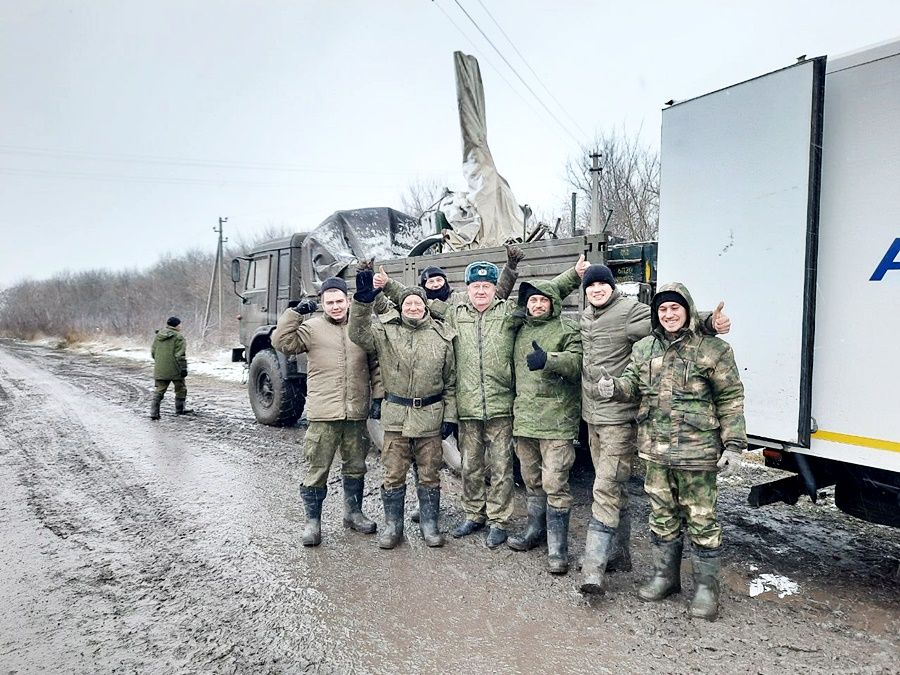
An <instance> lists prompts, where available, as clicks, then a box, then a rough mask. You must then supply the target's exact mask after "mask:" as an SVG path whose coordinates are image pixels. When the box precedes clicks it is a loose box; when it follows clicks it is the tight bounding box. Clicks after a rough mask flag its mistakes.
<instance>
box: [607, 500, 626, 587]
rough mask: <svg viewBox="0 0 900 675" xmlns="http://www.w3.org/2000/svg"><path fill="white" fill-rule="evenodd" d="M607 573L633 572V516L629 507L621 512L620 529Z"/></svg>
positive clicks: (617, 530)
mask: <svg viewBox="0 0 900 675" xmlns="http://www.w3.org/2000/svg"><path fill="white" fill-rule="evenodd" d="M606 571H607V572H630V571H631V516H630V515H629V513H628V507H627V506H623V507H622V508H621V509H620V510H619V527H617V528H616V536H615V537H614V538H613V549H612V553H611V554H610V557H609V562H607V563H606Z"/></svg>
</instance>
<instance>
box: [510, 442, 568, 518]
mask: <svg viewBox="0 0 900 675" xmlns="http://www.w3.org/2000/svg"><path fill="white" fill-rule="evenodd" d="M516 455H517V456H518V458H519V464H520V466H521V468H522V478H523V479H524V480H525V489H526V492H527V493H528V494H538V495H540V494H544V493H546V495H547V504H548V505H549V506H552V507H553V508H554V509H570V508H572V490H571V488H570V487H569V470H570V469H571V468H572V464H573V463H574V462H575V444H574V443H573V442H572V441H566V440H560V439H556V438H527V437H524V436H520V437H519V438H517V439H516Z"/></svg>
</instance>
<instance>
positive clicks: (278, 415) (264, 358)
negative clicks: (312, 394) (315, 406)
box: [247, 349, 306, 427]
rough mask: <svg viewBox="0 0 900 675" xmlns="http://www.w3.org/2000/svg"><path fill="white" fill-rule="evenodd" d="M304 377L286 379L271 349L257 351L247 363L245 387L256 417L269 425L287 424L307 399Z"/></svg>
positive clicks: (294, 419) (291, 422)
mask: <svg viewBox="0 0 900 675" xmlns="http://www.w3.org/2000/svg"><path fill="white" fill-rule="evenodd" d="M304 385H305V382H304V381H303V380H286V379H284V376H283V375H282V373H281V368H279V366H278V357H277V356H276V355H275V350H274V349H263V350H261V351H259V352H257V353H256V355H255V356H254V357H253V361H251V363H250V377H249V380H248V382H247V389H248V393H249V395H250V407H251V408H253V414H254V415H255V416H256V421H257V422H259V423H260V424H267V425H269V426H276V427H283V426H290V425H292V424H293V423H294V422H296V421H297V419H298V418H299V417H300V414H301V413H302V412H303V405H304V404H305V403H306V398H305V394H306V387H305V386H304Z"/></svg>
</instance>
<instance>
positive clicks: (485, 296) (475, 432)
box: [375, 246, 577, 548]
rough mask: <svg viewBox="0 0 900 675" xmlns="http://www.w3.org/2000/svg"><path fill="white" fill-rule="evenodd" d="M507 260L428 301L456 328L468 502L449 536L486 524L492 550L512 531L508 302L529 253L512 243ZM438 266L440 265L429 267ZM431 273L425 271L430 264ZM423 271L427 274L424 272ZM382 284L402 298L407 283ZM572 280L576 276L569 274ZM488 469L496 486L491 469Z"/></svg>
mask: <svg viewBox="0 0 900 675" xmlns="http://www.w3.org/2000/svg"><path fill="white" fill-rule="evenodd" d="M506 255H507V263H506V266H505V267H504V269H503V272H502V273H501V272H500V270H499V269H498V268H497V266H496V265H494V264H493V263H490V262H486V261H479V262H474V263H472V264H470V265H469V266H468V267H467V268H466V271H465V278H464V280H465V283H466V291H465V292H460V291H456V292H453V293H451V294H450V295H449V297H446V298H440V297H436V298H434V299H431V300H430V302H429V309H430V310H431V312H432V313H433V314H434V315H435V316H437V317H439V318H443V320H444V321H445V322H446V324H447V326H448V327H450V328H452V329H453V331H454V332H455V333H456V337H455V338H454V341H453V344H454V352H455V357H456V372H457V374H458V382H457V393H458V396H457V407H458V413H459V446H460V455H461V456H462V472H461V473H462V483H463V495H462V506H463V510H464V511H465V519H464V520H463V522H462V523H460V524H459V525H458V526H457V527H456V528H454V529H453V531H452V532H451V534H452V535H453V536H454V537H457V538H459V537H465V536H467V535H470V534H473V533H475V532H477V531H479V530H481V529H483V528H484V526H485V522H486V521H487V522H489V523H490V529H489V530H488V535H487V538H486V540H485V542H486V544H487V546H488V547H489V548H496V547H498V546H500V545H501V544H502V543H503V542H504V541H506V537H507V527H508V522H509V519H510V517H511V516H512V511H513V501H512V499H513V468H512V401H513V378H512V346H513V341H514V339H515V326H514V325H513V324H511V323H509V322H508V321H507V319H508V317H509V316H510V314H511V313H512V312H513V311H514V310H515V307H516V304H515V302H514V301H512V300H507V299H506V298H507V296H509V294H510V293H511V292H512V288H513V286H514V285H515V281H516V277H517V275H518V273H517V272H516V268H517V266H518V263H519V261H520V260H522V258H523V257H524V254H523V253H522V251H521V249H519V248H518V247H515V246H507V249H506ZM428 269H434V268H428ZM426 271H427V270H426ZM423 275H424V272H423ZM379 277H380V278H378V279H376V284H375V285H376V286H379V285H381V286H383V287H384V291H385V294H386V295H388V296H389V297H390V298H391V299H392V300H394V301H396V299H397V297H398V293H400V292H402V290H403V288H404V287H403V285H402V284H399V283H397V282H395V281H393V280H391V279H389V278H388V277H387V276H386V275H384V273H383V270H382V272H381V274H379ZM566 279H568V280H569V284H570V285H571V283H572V279H574V280H575V282H576V283H577V275H575V274H574V271H573V272H570V273H567V274H566ZM487 471H490V475H491V483H490V486H486V485H485V474H486V473H487Z"/></svg>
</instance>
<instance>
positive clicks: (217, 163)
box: [0, 145, 433, 176]
mask: <svg viewBox="0 0 900 675" xmlns="http://www.w3.org/2000/svg"><path fill="white" fill-rule="evenodd" d="M0 154H10V155H30V156H35V157H53V158H62V159H81V160H91V161H104V162H122V163H132V164H157V165H160V164H161V165H169V166H181V167H201V168H214V169H245V170H246V169H249V170H253V171H281V172H285V173H317V174H341V175H346V174H359V175H374V176H380V175H384V176H408V175H409V174H411V173H422V172H421V171H419V170H417V171H385V170H382V169H378V170H368V169H350V168H339V167H316V168H312V167H305V166H300V165H292V164H266V163H261V162H236V161H232V160H213V159H193V158H185V157H160V156H153V155H116V154H112V153H100V152H90V151H83V150H66V149H62V148H35V147H27V146H20V145H0ZM432 173H433V172H432Z"/></svg>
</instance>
